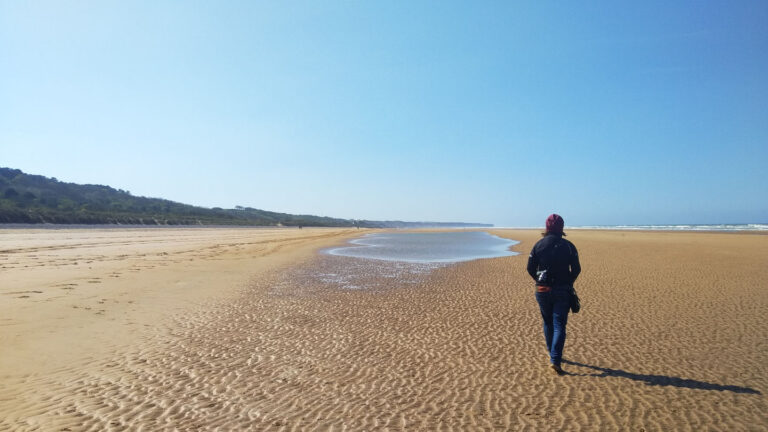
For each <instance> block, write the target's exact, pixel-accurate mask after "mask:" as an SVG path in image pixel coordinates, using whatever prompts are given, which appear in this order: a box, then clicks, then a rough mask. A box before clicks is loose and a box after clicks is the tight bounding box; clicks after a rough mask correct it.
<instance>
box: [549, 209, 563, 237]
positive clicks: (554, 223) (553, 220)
mask: <svg viewBox="0 0 768 432" xmlns="http://www.w3.org/2000/svg"><path fill="white" fill-rule="evenodd" d="M564 226H565V221H564V220H563V218H562V217H561V216H560V215H559V214H556V213H552V214H551V215H549V217H548V218H547V224H546V227H547V233H548V234H549V233H552V234H563V227H564Z"/></svg>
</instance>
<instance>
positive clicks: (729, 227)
mask: <svg viewBox="0 0 768 432" xmlns="http://www.w3.org/2000/svg"><path fill="white" fill-rule="evenodd" d="M566 229H596V230H601V229H602V230H648V231H768V224H683V225H592V226H576V227H570V228H566Z"/></svg>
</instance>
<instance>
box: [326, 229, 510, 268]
mask: <svg viewBox="0 0 768 432" xmlns="http://www.w3.org/2000/svg"><path fill="white" fill-rule="evenodd" d="M350 243H351V244H353V245H354V246H346V247H338V248H333V249H328V250H326V251H324V252H325V253H328V254H331V255H340V256H346V257H354V258H368V259H376V260H384V261H398V262H408V263H453V262H462V261H471V260H476V259H482V258H496V257H503V256H512V255H517V252H512V251H510V250H509V248H510V247H511V246H513V245H516V244H518V243H519V242H517V241H514V240H507V239H503V238H501V237H497V236H494V235H491V234H488V233H486V232H482V231H459V232H436V233H382V234H368V235H366V236H364V237H362V238H359V239H355V240H352V241H350Z"/></svg>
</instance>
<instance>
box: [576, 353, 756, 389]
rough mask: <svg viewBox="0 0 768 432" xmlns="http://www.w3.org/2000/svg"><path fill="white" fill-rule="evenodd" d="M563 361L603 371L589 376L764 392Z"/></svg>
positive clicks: (685, 386) (654, 383)
mask: <svg viewBox="0 0 768 432" xmlns="http://www.w3.org/2000/svg"><path fill="white" fill-rule="evenodd" d="M563 363H567V364H570V365H574V366H581V367H585V368H589V369H594V370H596V371H600V372H601V373H599V374H589V376H594V377H598V378H604V377H609V376H610V377H621V378H628V379H631V380H635V381H643V382H645V383H646V384H648V385H651V386H673V387H681V388H690V389H698V390H716V391H730V392H734V393H744V394H762V393H760V392H759V391H757V390H755V389H752V388H749V387H740V386H733V385H720V384H712V383H708V382H704V381H696V380H692V379H684V378H678V377H672V376H666V375H642V374H636V373H631V372H627V371H623V370H620V369H610V368H604V367H599V366H592V365H588V364H584V363H579V362H575V361H570V360H565V359H564V360H563ZM568 375H577V374H572V373H568Z"/></svg>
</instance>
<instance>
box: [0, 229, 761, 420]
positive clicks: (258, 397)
mask: <svg viewBox="0 0 768 432" xmlns="http://www.w3.org/2000/svg"><path fill="white" fill-rule="evenodd" d="M147 231H148V232H146V233H145V232H144V231H137V232H123V233H122V236H120V235H117V234H116V232H115V231H109V232H108V233H107V234H104V235H105V236H106V237H105V238H103V239H91V238H90V237H89V235H88V234H82V233H76V234H73V238H69V239H63V238H59V239H57V240H56V241H52V242H42V241H41V238H42V237H40V236H44V235H50V234H44V233H43V234H40V233H39V232H30V233H28V236H29V237H26V238H14V237H13V236H19V235H21V234H19V233H14V232H10V234H9V232H8V231H3V232H2V234H0V235H2V237H0V239H2V241H3V243H2V245H3V246H2V247H0V249H3V251H2V252H0V254H1V255H0V267H2V268H1V269H0V270H2V272H3V274H2V277H3V283H2V286H1V287H0V296H1V297H0V298H1V299H2V305H0V308H1V309H0V311H2V312H3V315H0V320H2V321H0V342H2V359H0V413H2V416H0V429H2V430H5V429H7V430H173V429H178V430H214V429H219V430H343V429H346V430H457V431H458V430H532V431H537V430H622V431H623V430H646V431H650V430H692V431H693V430H696V431H698V430H708V429H711V430H765V429H766V428H768V418H767V417H766V414H765V412H768V399H767V398H766V394H767V393H766V392H768V367H767V366H766V363H765V362H766V354H768V343H766V340H768V338H767V337H766V334H768V323H767V322H766V320H765V316H764V315H765V313H766V311H768V307H767V306H768V292H767V291H766V288H768V286H766V282H765V281H766V280H768V267H766V265H765V263H766V262H768V236H764V235H741V234H707V233H642V232H599V231H573V232H571V233H570V235H569V239H571V240H572V241H573V242H574V243H575V244H576V246H577V247H578V248H579V251H580V254H581V260H582V266H583V268H584V273H583V275H582V278H580V280H579V282H578V284H577V288H578V290H579V293H580V294H581V297H582V304H583V311H582V312H581V313H580V314H578V315H572V316H571V317H570V324H569V326H568V330H569V336H568V341H567V343H566V351H565V358H566V359H567V363H566V364H565V365H564V368H565V369H566V371H567V375H565V376H557V375H554V374H552V373H551V372H550V371H549V370H548V368H547V367H546V366H547V355H546V353H545V352H544V351H545V348H544V342H543V337H542V336H541V330H540V318H539V316H538V310H537V306H536V303H535V300H534V297H533V292H532V284H531V283H530V281H529V278H528V276H527V274H526V273H525V270H524V267H525V260H526V259H527V252H528V250H529V249H530V247H531V246H532V244H533V242H535V241H536V240H537V238H538V233H537V232H535V231H506V230H497V231H493V232H492V233H493V234H497V235H500V236H504V237H508V238H512V239H516V240H521V241H522V243H521V244H520V245H518V246H516V247H515V250H517V251H520V252H523V253H522V254H521V255H519V256H515V257H504V258H495V259H486V260H479V261H473V262H468V263H461V264H456V265H448V266H444V265H440V266H423V265H421V266H418V265H416V266H411V265H402V264H394V263H380V262H375V261H367V260H358V259H354V258H343V257H335V256H326V255H318V254H317V253H316V252H315V251H316V249H317V248H319V247H321V246H329V245H332V244H339V243H341V242H343V239H345V238H349V237H350V236H352V235H356V234H357V233H356V232H350V231H344V230H306V229H305V230H302V231H298V230H293V231H287V230H284V231H280V230H274V231H273V230H263V231H259V230H219V231H217V230H211V231H210V232H209V231H194V230H192V231H188V230H180V232H179V233H177V234H174V235H167V236H165V237H163V236H162V235H160V237H156V236H158V235H159V234H157V233H159V232H160V231H153V230H147ZM100 235H101V234H100ZM144 235H146V236H149V238H146V239H143V238H142V236H144ZM185 235H186V236H189V237H184V236H185ZM9 236H11V237H9ZM115 236H116V237H117V238H116V237H115ZM83 237H88V238H83ZM118 238H119V239H118ZM145 240H146V241H145ZM91 242H94V243H98V244H99V245H100V246H89V244H90V243H91ZM41 243H44V245H42V246H41V245H40V244H41ZM9 245H10V246H9ZM96 251H99V252H98V253H97V252H96ZM119 255H125V256H124V257H120V258H118V256H119ZM97 256H100V257H102V258H97ZM104 257H106V258H104ZM110 257H111V258H110ZM68 260H69V261H68ZM72 260H76V261H77V264H72ZM89 260H90V261H93V262H91V263H88V262H87V261H89ZM87 264H90V267H92V268H90V269H87V268H86V267H85V266H86V265H87ZM24 266H28V267H24ZM57 266H58V267H57ZM46 275H47V276H46ZM112 276H114V277H112ZM97 280H98V281H99V282H95V281H97ZM37 291H40V292H37ZM126 299H128V300H126ZM129 302H132V303H129ZM86 308H90V309H86ZM8 317H10V318H8ZM71 351H75V352H71ZM41 356H42V357H43V358H42V359H41V358H40V357H41Z"/></svg>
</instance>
